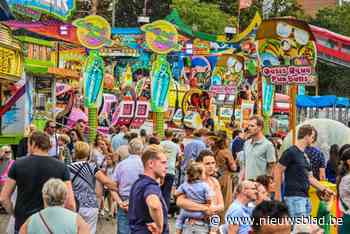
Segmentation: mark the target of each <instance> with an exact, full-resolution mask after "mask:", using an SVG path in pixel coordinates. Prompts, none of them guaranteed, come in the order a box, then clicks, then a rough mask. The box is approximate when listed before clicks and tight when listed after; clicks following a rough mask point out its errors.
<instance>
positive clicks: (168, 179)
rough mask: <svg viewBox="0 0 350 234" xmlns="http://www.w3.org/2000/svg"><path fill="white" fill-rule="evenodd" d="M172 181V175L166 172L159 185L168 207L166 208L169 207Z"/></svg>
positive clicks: (173, 178) (173, 177)
mask: <svg viewBox="0 0 350 234" xmlns="http://www.w3.org/2000/svg"><path fill="white" fill-rule="evenodd" d="M174 181H175V176H174V175H172V174H166V175H165V178H164V183H163V185H162V187H161V190H162V195H163V198H164V201H165V203H166V205H167V207H168V210H169V207H170V198H171V189H172V187H173V184H174Z"/></svg>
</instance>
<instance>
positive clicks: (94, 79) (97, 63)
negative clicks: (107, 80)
mask: <svg viewBox="0 0 350 234" xmlns="http://www.w3.org/2000/svg"><path fill="white" fill-rule="evenodd" d="M104 73H105V64H104V61H103V59H102V58H101V57H100V56H99V55H98V53H97V52H95V51H92V52H90V55H89V56H88V57H87V60H86V63H85V68H84V104H85V106H87V107H90V106H93V105H96V102H97V98H98V97H99V96H101V93H102V89H103V88H102V87H103V79H104Z"/></svg>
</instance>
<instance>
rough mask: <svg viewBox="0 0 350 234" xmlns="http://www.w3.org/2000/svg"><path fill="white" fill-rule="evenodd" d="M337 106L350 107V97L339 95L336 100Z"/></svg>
mask: <svg viewBox="0 0 350 234" xmlns="http://www.w3.org/2000/svg"><path fill="white" fill-rule="evenodd" d="M336 105H337V107H350V101H349V98H346V97H338V98H337V101H336Z"/></svg>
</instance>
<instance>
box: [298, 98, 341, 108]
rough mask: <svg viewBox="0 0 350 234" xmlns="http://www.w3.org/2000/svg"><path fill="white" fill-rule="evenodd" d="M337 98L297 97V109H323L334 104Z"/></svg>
mask: <svg viewBox="0 0 350 234" xmlns="http://www.w3.org/2000/svg"><path fill="white" fill-rule="evenodd" d="M336 101H337V97H336V96H334V95H328V96H306V95H299V96H298V97H297V107H298V108H308V107H311V108H324V107H332V106H334V105H335V104H336Z"/></svg>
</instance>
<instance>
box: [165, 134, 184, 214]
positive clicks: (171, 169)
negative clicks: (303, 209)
mask: <svg viewBox="0 0 350 234" xmlns="http://www.w3.org/2000/svg"><path fill="white" fill-rule="evenodd" d="M164 136H165V139H164V141H162V142H161V143H160V145H161V146H162V147H163V150H164V153H165V155H166V156H167V158H168V172H167V174H166V175H165V178H164V183H163V185H162V193H163V197H164V200H165V202H166V203H167V206H168V207H169V205H170V196H171V189H172V187H173V184H174V181H175V167H176V158H177V156H178V155H179V154H180V146H179V145H177V144H176V143H174V142H173V141H172V139H173V132H172V131H171V130H169V129H166V130H165V132H164Z"/></svg>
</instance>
